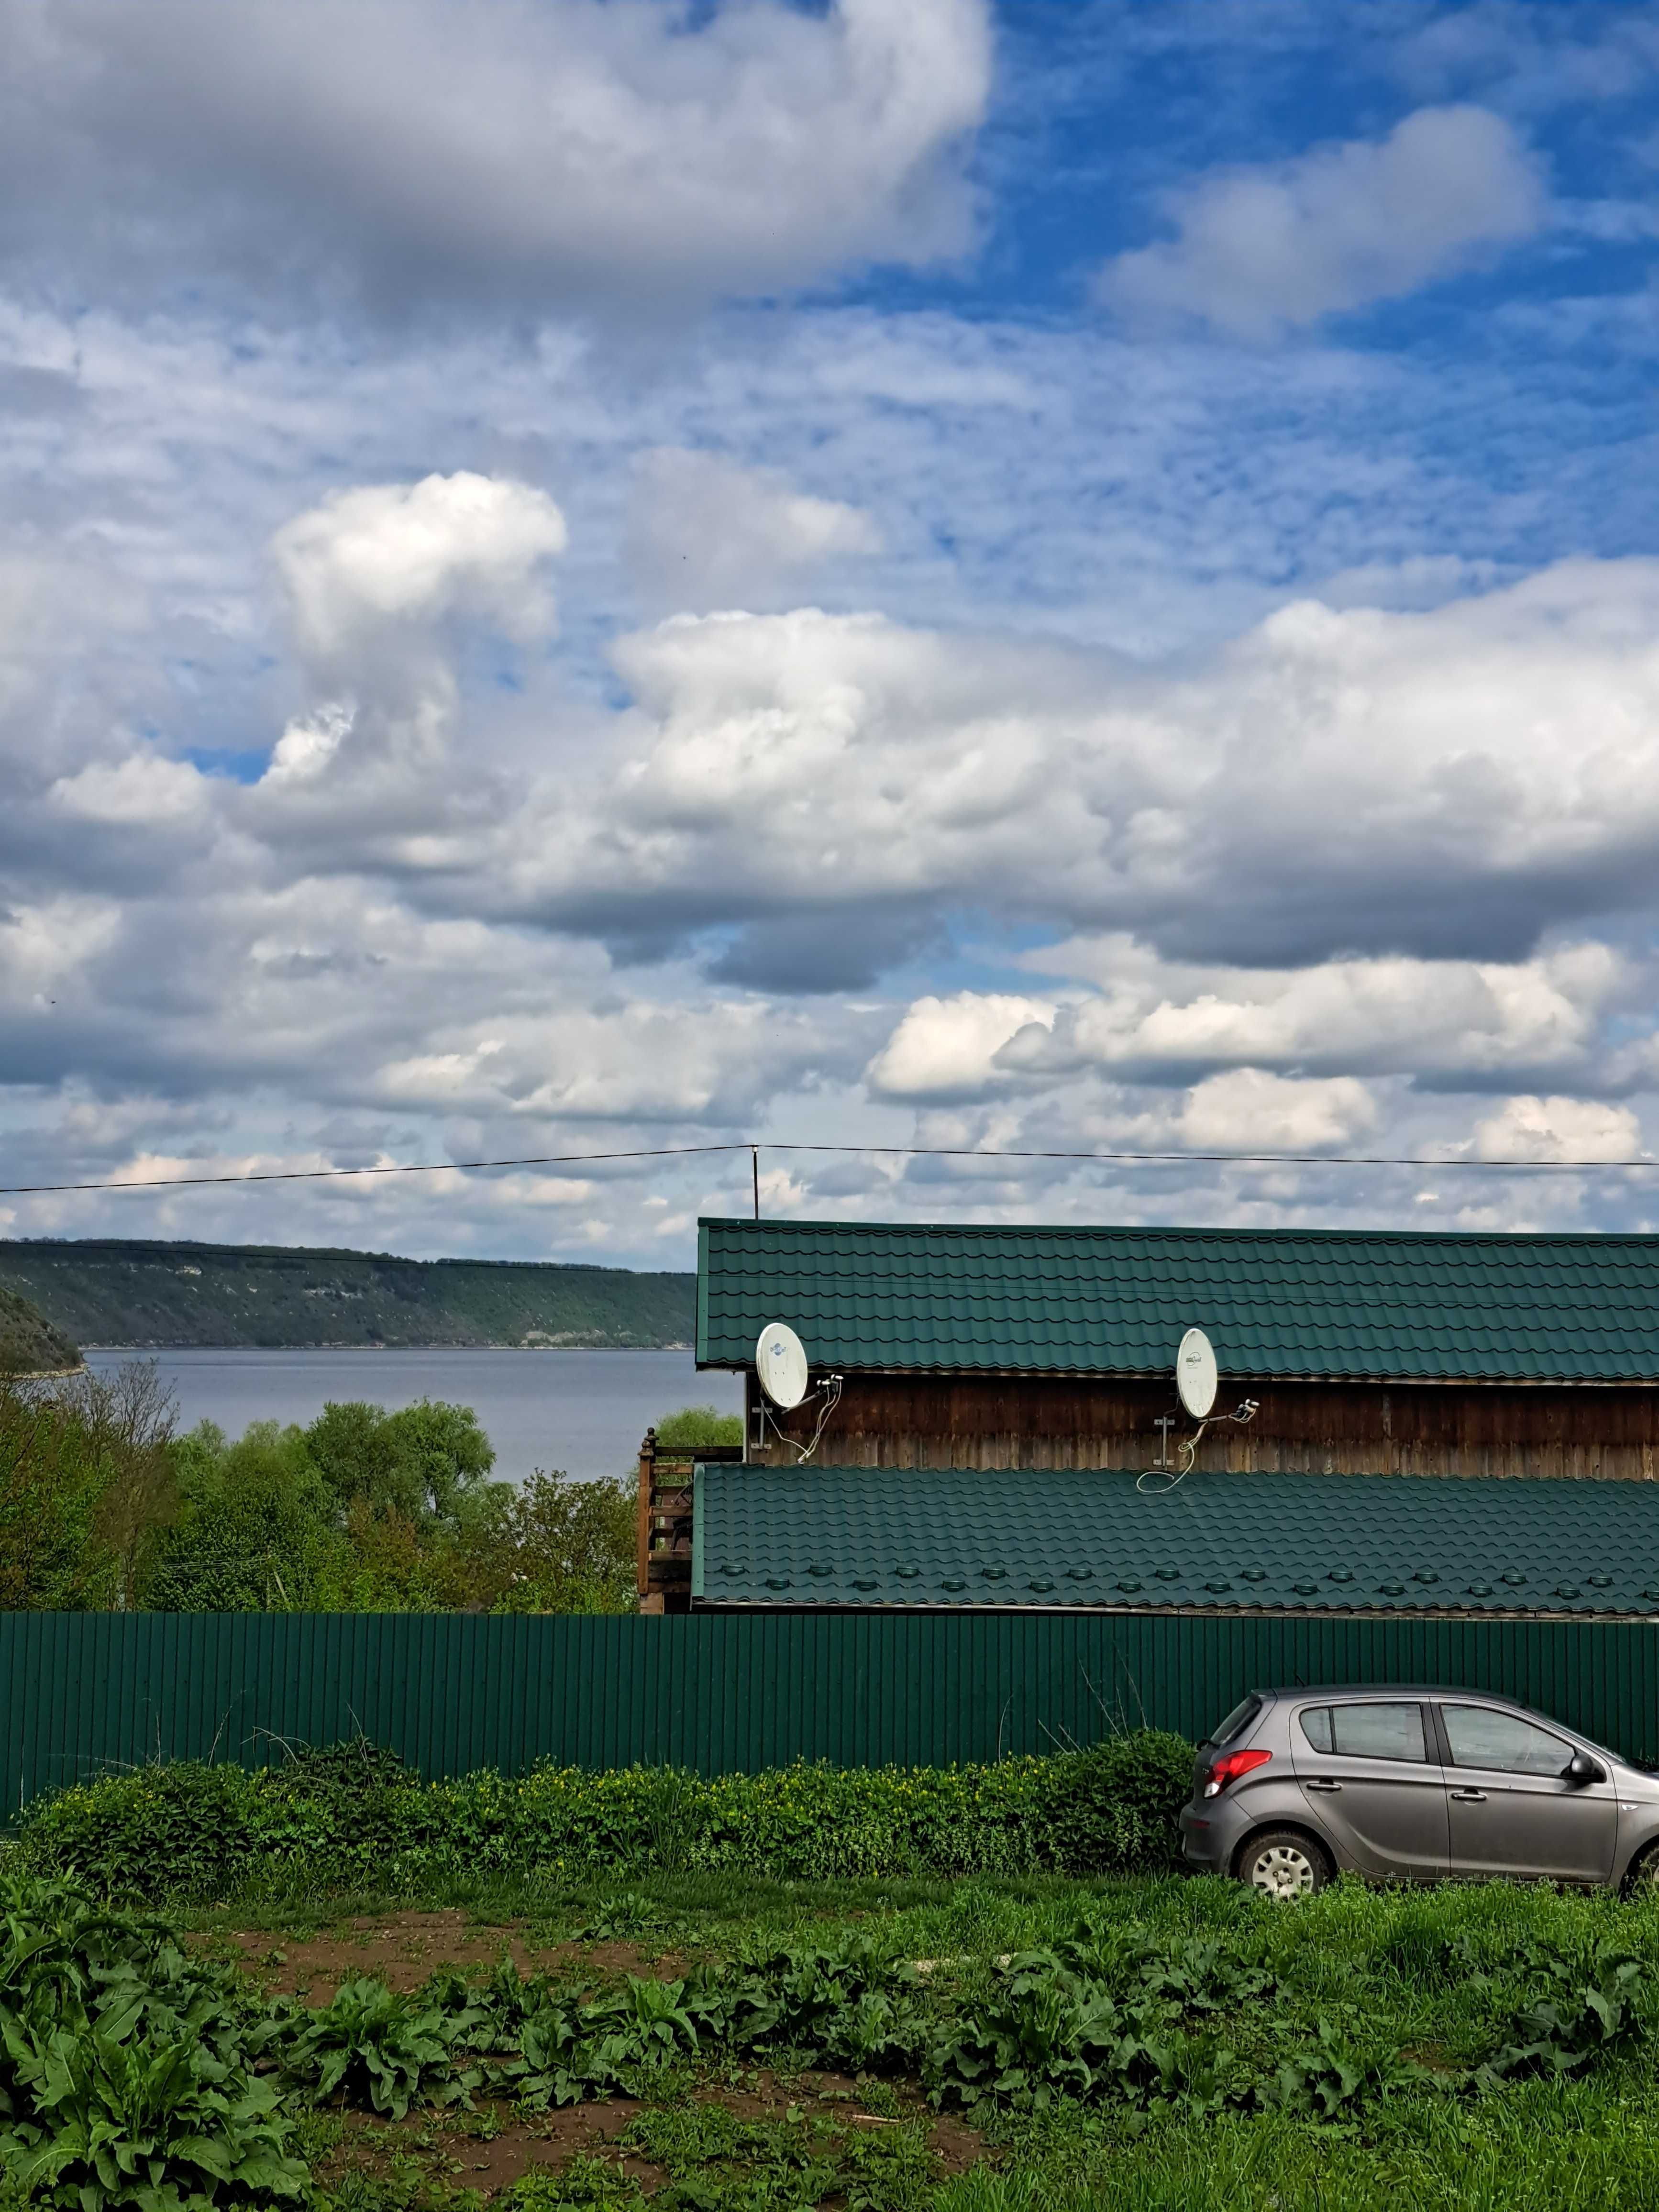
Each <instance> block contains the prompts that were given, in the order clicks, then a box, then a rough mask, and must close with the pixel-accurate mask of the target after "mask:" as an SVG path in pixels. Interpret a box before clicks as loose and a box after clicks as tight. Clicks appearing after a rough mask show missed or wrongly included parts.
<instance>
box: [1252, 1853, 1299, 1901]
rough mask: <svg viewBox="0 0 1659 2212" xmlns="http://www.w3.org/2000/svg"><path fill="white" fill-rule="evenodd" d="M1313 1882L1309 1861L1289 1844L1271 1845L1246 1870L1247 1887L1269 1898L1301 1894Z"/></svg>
mask: <svg viewBox="0 0 1659 2212" xmlns="http://www.w3.org/2000/svg"><path fill="white" fill-rule="evenodd" d="M1313 1882H1314V1870H1313V1861H1312V1860H1311V1859H1310V1857H1308V1855H1307V1853H1306V1852H1305V1851H1299V1850H1297V1849H1296V1847H1295V1845H1294V1844H1274V1845H1273V1849H1272V1850H1267V1851H1263V1852H1262V1854H1261V1857H1260V1858H1258V1859H1257V1860H1256V1862H1255V1865H1254V1866H1253V1867H1252V1868H1251V1869H1250V1884H1251V1887H1253V1888H1255V1889H1261V1890H1266V1892H1267V1894H1268V1896H1269V1897H1305V1896H1307V1894H1308V1893H1309V1892H1310V1890H1311V1889H1312V1887H1313Z"/></svg>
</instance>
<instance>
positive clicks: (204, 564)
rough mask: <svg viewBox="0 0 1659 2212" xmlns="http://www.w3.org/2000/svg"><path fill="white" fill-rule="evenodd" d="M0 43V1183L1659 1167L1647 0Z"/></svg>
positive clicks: (993, 1210)
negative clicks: (536, 1161)
mask: <svg viewBox="0 0 1659 2212" xmlns="http://www.w3.org/2000/svg"><path fill="white" fill-rule="evenodd" d="M0 57H3V63H0V480H3V499H0V1085H3V1088H0V1139H3V1149H0V1164H3V1166H4V1169H5V1173H4V1174H3V1176H0V1181H3V1182H6V1183H8V1184H28V1183H68V1182H116V1183H118V1184H122V1185H127V1184H131V1185H135V1186H137V1185H140V1184H143V1183H144V1182H148V1181H150V1180H153V1179H155V1178H170V1177H184V1176H213V1175H221V1176H234V1175H240V1174H244V1173H251V1172H256V1171H257V1172H260V1173H264V1174H270V1173H275V1172H277V1171H281V1170H298V1169H308V1168H314V1167H325V1166H326V1167H361V1166H368V1165H377V1164H378V1165H385V1164H396V1163H409V1162H414V1163H420V1164H428V1165H431V1164H436V1166H437V1171H436V1172H433V1173H430V1174H423V1175H421V1176H410V1177H408V1178H399V1177H397V1176H376V1177H369V1178H364V1179H362V1180H353V1179H347V1180H343V1181H335V1182H314V1183H307V1182H288V1183H281V1184H276V1185H270V1184H265V1185H254V1186H251V1187H249V1188H245V1189H237V1188H222V1187H211V1188H198V1189H191V1190H183V1191H174V1192H165V1191H163V1192H157V1191H155V1190H148V1189H143V1188H117V1189H114V1190H106V1191H99V1192H93V1191H82V1192H58V1193H49V1194H40V1195H33V1196H28V1195H10V1196H3V1197H0V1233H4V1234H6V1235H10V1236H42V1235H47V1236H63V1237H83V1236H95V1235H125V1236H138V1237H208V1238H214V1239H225V1240H231V1241H239V1242H240V1241H258V1242H264V1243H336V1244H344V1245H351V1246H356V1247H359V1248H363V1247H367V1248H370V1249H380V1250H395V1251H402V1252H408V1253H414V1254H418V1255H435V1254H440V1253H456V1254H478V1255H492V1256H497V1257H504V1258H507V1257H513V1258H517V1257H523V1258H550V1259H574V1260H589V1261H607V1262H614V1263H617V1264H623V1265H629V1266H643V1267H684V1266H686V1265H689V1264H690V1263H691V1261H692V1256H693V1254H694V1249H695V1223H696V1216H697V1214H698V1213H699V1212H716V1213H720V1212H744V1211H747V1210H748V1207H749V1205H750V1159H749V1157H748V1155H747V1154H746V1153H743V1152H727V1153H714V1152H700V1153H688V1154H687V1155H686V1156H685V1157H684V1158H678V1159H676V1158H672V1157H667V1158H665V1157H661V1156H659V1157H655V1158H640V1159H635V1160H610V1161H605V1160H597V1159H592V1158H587V1161H586V1164H583V1159H582V1158H574V1159H572V1160H569V1161H567V1162H564V1163H562V1164H551V1165H547V1166H538V1167H533V1168H521V1169H515V1170H504V1171H501V1172H497V1173H493V1174H488V1175H483V1174H477V1173H466V1172H462V1171H460V1170H452V1169H449V1168H447V1167H444V1166H443V1165H442V1164H443V1163H446V1162H451V1161H458V1160H468V1159H479V1158H487V1159H496V1158H526V1157H535V1158H544V1157H545V1156H548V1155H567V1154H568V1155H578V1156H592V1155H594V1154H599V1153H603V1152H612V1153H614V1152H628V1151H647V1150H649V1151H653V1152H658V1153H659V1155H660V1154H661V1153H662V1152H665V1151H667V1150H669V1149H670V1148H678V1147H690V1146H718V1145H737V1144H741V1143H744V1142H747V1141H750V1140H757V1141H758V1142H759V1143H760V1145H761V1146H762V1148H763V1149H762V1152H761V1156H760V1165H761V1193H762V1203H763V1210H764V1211H766V1212H770V1213H773V1214H775V1215H804V1216H811V1217H815V1218H853V1219H867V1218H902V1219H927V1220H939V1221H947V1222H976V1221H1054V1222H1068V1221H1077V1222H1097V1221H1122V1222H1160V1221H1161V1222H1188V1223H1201V1224H1224V1223H1237V1224H1247V1225H1277V1226H1284V1227H1294V1226H1297V1225H1308V1226H1334V1225H1343V1224H1349V1223H1356V1224H1365V1225H1377V1226H1384V1227H1418V1228H1425V1229H1447V1228H1451V1229H1492V1230H1498V1231H1508V1230H1518V1229H1525V1228H1534V1227H1547V1228H1561V1229H1584V1230H1612V1229H1620V1228H1650V1227H1652V1226H1654V1225H1655V1220H1656V1217H1659V1170H1656V1172H1654V1173H1651V1174H1649V1173H1643V1172H1640V1171H1637V1172H1634V1173H1632V1172H1630V1171H1629V1170H1620V1167H1619V1166H1618V1165H1617V1163H1620V1162H1627V1161H1631V1160H1638V1161H1639V1160H1643V1159H1650V1158H1659V1005H1656V986H1659V950H1656V921H1659V505H1656V499H1655V492H1656V486H1659V418H1656V411H1655V410H1656V400H1655V390H1656V381H1655V369H1656V366H1659V283H1656V276H1655V247H1656V240H1659V19H1656V17H1655V15H1654V14H1653V12H1652V10H1651V9H1646V8H1640V7H1625V6H1620V5H1602V4H1598V0H1565V4H1560V5H1557V4H1554V0H1474V4H1472V5H1469V6H1440V5H1434V4H1430V3H1429V0H1003V4H1000V5H994V4H992V0H906V4H905V5H904V6H903V7H902V8H898V7H895V6H893V5H892V4H891V0H816V4H807V3H806V0H799V4H791V0H242V4H240V6H239V7H237V8H235V9H227V8H225V7H224V6H223V5H222V0H147V4H146V5H145V6H144V7H143V8H142V9H135V8H132V7H131V6H129V5H126V4H125V3H124V0H0ZM791 1144H798V1145H810V1144H820V1145H825V1146H830V1145H833V1146H842V1147H848V1148H852V1149H848V1150H843V1151H842V1152H833V1153H831V1152H826V1153H822V1154H813V1153H810V1152H790V1151H788V1150H787V1149H785V1147H787V1146H789V1145H791ZM865 1146H893V1147H903V1146H923V1147H927V1146H932V1147H937V1148H941V1152H940V1153H939V1154H938V1155H936V1156H933V1157H915V1156H909V1157H907V1156H904V1155H902V1154H901V1153H900V1152H887V1153H882V1152H869V1151H864V1150H861V1149H859V1148H861V1147H865ZM945 1151H948V1152H951V1153H952V1154H954V1155H955V1156H954V1157H945V1156H943V1154H944V1152H945ZM1022 1151H1024V1152H1066V1151H1073V1152H1079V1151H1080V1152H1094V1153H1111V1152H1119V1153H1122V1152H1131V1153H1133V1152H1157V1153H1165V1154H1170V1155H1174V1156H1175V1157H1174V1158H1170V1159H1168V1160H1164V1161H1161V1162H1159V1163H1158V1164H1139V1165H1137V1164H1133V1163H1132V1162H1123V1161H1111V1160H1106V1159H1099V1158H1096V1159H1090V1160H1081V1161H1079V1160H1069V1161H1068V1160H1062V1159H1049V1160H1031V1159H1026V1160H1018V1159H1012V1158H997V1157H995V1156H996V1155H998V1154H1003V1155H1006V1154H1008V1153H1011V1152H1022ZM1217 1153H1220V1154H1249V1155H1253V1156H1264V1155H1266V1156H1279V1155H1282V1156H1291V1155H1294V1156H1295V1157H1294V1158H1288V1157H1286V1158H1282V1159H1279V1160H1275V1159H1274V1158H1267V1160H1266V1161H1265V1162H1263V1161H1262V1160H1261V1158H1255V1159H1253V1160H1252V1161H1250V1162H1249V1163H1247V1164H1234V1163H1231V1162H1229V1161H1228V1160H1225V1159H1222V1160H1217V1159H1215V1158H1205V1157H1202V1156H1203V1155H1213V1154H1217ZM1355 1156H1365V1157H1370V1158H1382V1159H1384V1160H1395V1159H1409V1160H1410V1161H1411V1162H1412V1163H1413V1164H1411V1165H1407V1166H1389V1165H1384V1166H1356V1165H1351V1164H1349V1165H1345V1164H1342V1162H1343V1161H1344V1160H1345V1159H1352V1158H1354V1157H1355ZM1541 1166H1542V1169H1543V1170H1548V1171H1541Z"/></svg>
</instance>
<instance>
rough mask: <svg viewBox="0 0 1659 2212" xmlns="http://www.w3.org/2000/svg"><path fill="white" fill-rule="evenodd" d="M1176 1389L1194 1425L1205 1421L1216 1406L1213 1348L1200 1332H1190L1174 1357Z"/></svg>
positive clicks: (1193, 1330)
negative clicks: (1194, 1422)
mask: <svg viewBox="0 0 1659 2212" xmlns="http://www.w3.org/2000/svg"><path fill="white" fill-rule="evenodd" d="M1176 1391H1177V1393H1178V1394H1179V1395H1180V1399H1181V1402H1182V1405H1183V1406H1184V1407H1186V1408H1187V1411H1188V1413H1190V1414H1191V1415H1192V1417H1193V1419H1194V1420H1195V1421H1203V1420H1207V1419H1208V1418H1209V1415H1210V1410H1211V1408H1212V1407H1213V1405H1214V1404H1215V1392H1216V1369H1215V1347H1214V1346H1212V1344H1211V1342H1210V1340H1209V1338H1208V1337H1207V1336H1206V1335H1205V1334H1204V1332H1203V1330H1202V1329H1201V1328H1189V1329H1188V1332H1187V1334H1186V1335H1185V1336H1183V1337H1182V1340H1181V1349H1180V1351H1179V1352H1176Z"/></svg>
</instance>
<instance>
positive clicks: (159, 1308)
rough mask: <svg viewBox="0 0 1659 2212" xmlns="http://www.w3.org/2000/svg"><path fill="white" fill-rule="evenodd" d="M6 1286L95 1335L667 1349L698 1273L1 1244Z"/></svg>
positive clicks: (281, 1249)
mask: <svg viewBox="0 0 1659 2212" xmlns="http://www.w3.org/2000/svg"><path fill="white" fill-rule="evenodd" d="M0 1289H4V1290H9V1291H15V1292H17V1293H21V1297H20V1298H19V1299H18V1300H17V1301H15V1303H16V1304H19V1305H20V1306H21V1298H27V1299H29V1300H30V1301H32V1303H33V1304H34V1305H35V1306H38V1307H39V1308H40V1314H41V1315H44V1316H46V1322H50V1323H51V1324H52V1328H55V1329H58V1330H62V1331H64V1333H65V1334H66V1335H67V1336H70V1337H73V1338H74V1339H75V1340H76V1342H78V1343H81V1344H92V1345H100V1344H112V1345H127V1344H131V1345H141V1346H153V1347H158V1348H159V1347H160V1346H167V1345H237V1344H246V1345H272V1346H274V1345H313V1344H406V1345H425V1344H510V1345H538V1344H543V1345H560V1344H563V1345H616V1346H659V1345H676V1344H690V1342H691V1340H692V1334H693V1331H694V1329H695V1328H696V1276H695V1275H644V1274H635V1273H631V1272H630V1271H629V1270H628V1269H627V1268H623V1267H562V1266H555V1265H552V1264H544V1263H541V1262H537V1261H516V1260H501V1261H495V1260H400V1259H398V1258H395V1257H394V1256H393V1255H392V1254H390V1253H386V1252H336V1251H326V1250H324V1251H307V1250H305V1249H300V1248H298V1247H293V1248H290V1247H285V1246H281V1245H276V1246H271V1245H258V1244H165V1243H143V1242H137V1241H128V1240H126V1239H125V1238H111V1239H108V1240H99V1241H93V1240H90V1239H88V1240H87V1241H85V1242H82V1241H78V1240H77V1241H74V1242H70V1241H58V1240H56V1239H48V1238H27V1239H20V1240H16V1241H0ZM8 1310H9V1309H0V1324H3V1325H4V1326H7V1327H9V1326H11V1324H10V1323H9V1322H6V1320H5V1316H6V1312H7V1311H8ZM36 1319H37V1321H38V1319H39V1316H36ZM67 1348H68V1349H69V1351H70V1354H71V1363H72V1360H73V1357H74V1353H73V1346H69V1347H67ZM46 1364H50V1363H46Z"/></svg>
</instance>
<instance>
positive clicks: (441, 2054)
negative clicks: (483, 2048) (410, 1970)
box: [283, 1976, 485, 2120]
mask: <svg viewBox="0 0 1659 2212" xmlns="http://www.w3.org/2000/svg"><path fill="white" fill-rule="evenodd" d="M446 1998H447V2000H448V2002H447V2003H446V2002H445V1999H446ZM484 2018H485V2015H484V2014H483V2012H482V2011H480V2010H478V2009H477V2008H474V2007H473V2006H472V2005H471V2002H470V1993H469V1992H468V1990H467V1989H466V1984H465V1982H464V1981H461V1980H460V1979H459V1977H455V1978H450V1979H449V1980H448V1981H447V1984H446V1986H445V1988H444V1989H443V1990H441V1992H440V1993H438V1996H437V1997H436V2001H435V2002H432V2003H430V2004H426V2005H421V2004H417V2003H412V2002H410V2000H409V1999H408V1998H406V1997H400V1996H396V1995H394V1993H393V1992H392V1990H389V1989H388V1988H387V1987H386V1984H385V1983H384V1982H377V1981H374V1980H371V1979H369V1978H368V1977H367V1976H360V1977H359V1978H357V1979H356V1981H351V1982H347V1983H345V1984H343V1986H342V1987H341V1988H340V1989H339V1990H337V1992H336V1993H335V1997H334V2002H332V2004H330V2005H325V2007H324V2008H322V2010H321V2011H319V2012H314V2013H313V2014H311V2015H309V2017H308V2018H307V2019H305V2020H304V2021H301V2023H300V2025H299V2026H298V2027H296V2029H295V2032H294V2033H292V2034H291V2035H290V2037H289V2039H288V2042H287V2045H286V2047H285V2049H284V2051H283V2072H284V2073H285V2074H286V2075H287V2076H288V2077H289V2080H290V2081H297V2082H300V2083H302V2084H304V2085H305V2086H306V2087H308V2088H309V2089H310V2090H311V2092H312V2093H313V2096H314V2097H315V2098H316V2100H317V2101H318V2102H319V2104H321V2103H323V2102H325V2100H327V2099H329V2098H331V2097H333V2096H335V2095H338V2096H340V2097H341V2098H342V2099H343V2101H344V2102H346V2103H348V2104H353V2105H360V2106H361V2105H368V2106H370V2107H371V2108H372V2109H373V2110H374V2112H382V2113H384V2114H386V2117H387V2118H391V2119H394V2120H400V2119H402V2118H403V2117H404V2113H405V2112H407V2111H408V2110H409V2108H410V2105H411V2104H412V2103H413V2102H414V2100H416V2098H419V2099H421V2100H422V2102H424V2103H426V2104H429V2105H431V2104H444V2105H447V2104H453V2102H455V2101H456V2100H457V2099H459V2098H462V2097H465V2095H466V2094H467V2093H468V2092H469V2091H470V2090H471V2089H474V2088H476V2087H477V2084H478V2082H479V2081H480V2080H481V2079H482V2076H481V2075H480V2074H479V2073H478V2071H477V2069H472V2070H471V2071H470V2072H467V2071H463V2070H461V2069H458V2068H457V2067H456V2065H455V2063H454V2061H453V2057H452V2056H451V2053H452V2051H453V2047H454V2045H456V2044H458V2043H459V2042H462V2041H464V2040H465V2039H466V2038H467V2037H468V2036H469V2035H471V2034H472V2033H476V2031H477V2027H479V2026H480V2025H481V2024H482V2022H483V2020H484Z"/></svg>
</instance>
